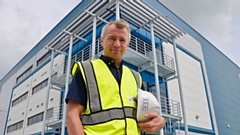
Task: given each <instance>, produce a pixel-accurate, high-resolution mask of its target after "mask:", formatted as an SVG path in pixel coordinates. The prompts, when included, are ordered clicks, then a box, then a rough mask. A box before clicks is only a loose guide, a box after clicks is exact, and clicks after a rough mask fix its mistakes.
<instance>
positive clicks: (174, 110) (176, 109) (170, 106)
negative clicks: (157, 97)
mask: <svg viewBox="0 0 240 135" xmlns="http://www.w3.org/2000/svg"><path fill="white" fill-rule="evenodd" d="M161 107H162V113H163V114H168V115H171V116H175V117H181V108H180V102H178V101H175V100H171V99H168V98H167V97H165V96H161Z"/></svg>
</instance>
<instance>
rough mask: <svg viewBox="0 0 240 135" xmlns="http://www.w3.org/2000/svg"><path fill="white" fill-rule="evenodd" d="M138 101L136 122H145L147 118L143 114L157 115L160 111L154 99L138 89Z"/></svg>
mask: <svg viewBox="0 0 240 135" xmlns="http://www.w3.org/2000/svg"><path fill="white" fill-rule="evenodd" d="M137 99H138V101H137V120H138V121H139V122H143V121H147V120H148V118H146V117H145V116H144V114H146V113H149V112H156V113H157V114H158V113H159V111H160V105H159V102H158V101H157V99H156V97H155V96H154V95H153V94H152V93H150V92H148V91H143V90H141V89H138V98H137Z"/></svg>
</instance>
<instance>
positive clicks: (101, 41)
mask: <svg viewBox="0 0 240 135" xmlns="http://www.w3.org/2000/svg"><path fill="white" fill-rule="evenodd" d="M100 43H101V46H103V39H102V38H100Z"/></svg>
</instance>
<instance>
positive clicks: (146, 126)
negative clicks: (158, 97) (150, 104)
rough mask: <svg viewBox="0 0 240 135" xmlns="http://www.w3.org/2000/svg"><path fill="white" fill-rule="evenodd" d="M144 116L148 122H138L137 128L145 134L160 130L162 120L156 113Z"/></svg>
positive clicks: (163, 122) (162, 123)
mask: <svg viewBox="0 0 240 135" xmlns="http://www.w3.org/2000/svg"><path fill="white" fill-rule="evenodd" d="M144 116H145V117H146V118H149V121H147V122H139V123H138V127H139V128H140V129H141V130H143V131H145V132H149V133H155V132H157V131H158V130H161V129H162V128H163V127H164V125H165V120H164V118H163V117H162V116H159V115H158V114H157V113H147V114H145V115H144Z"/></svg>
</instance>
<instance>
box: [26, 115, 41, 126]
mask: <svg viewBox="0 0 240 135" xmlns="http://www.w3.org/2000/svg"><path fill="white" fill-rule="evenodd" d="M42 120H43V112H41V113H39V114H37V115H34V116H32V117H30V118H28V124H27V125H28V126H30V125H32V124H35V123H38V122H41V121H42Z"/></svg>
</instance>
